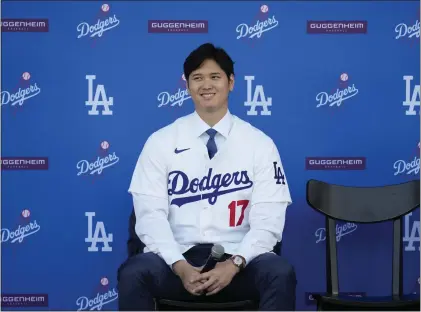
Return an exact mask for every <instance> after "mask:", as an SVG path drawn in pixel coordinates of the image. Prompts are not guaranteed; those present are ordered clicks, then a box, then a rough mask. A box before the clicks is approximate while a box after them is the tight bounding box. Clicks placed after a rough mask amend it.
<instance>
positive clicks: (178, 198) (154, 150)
mask: <svg viewBox="0 0 421 312" xmlns="http://www.w3.org/2000/svg"><path fill="white" fill-rule="evenodd" d="M209 128H210V127H209V126H208V125H207V124H206V123H205V122H204V121H203V120H202V119H201V118H200V117H199V115H198V114H197V113H196V112H194V113H192V114H190V115H187V116H185V117H181V118H179V119H177V120H176V121H175V122H173V123H172V124H170V125H168V126H166V127H164V128H162V129H160V130H158V131H156V132H155V133H153V134H152V135H151V136H150V137H149V138H148V140H147V142H146V143H145V146H144V148H143V150H142V152H141V154H140V156H139V158H138V161H137V163H136V167H135V170H134V173H133V177H132V180H131V184H130V187H129V192H130V193H131V194H132V196H133V203H134V209H135V213H136V227H135V230H136V233H137V235H138V236H139V238H140V240H141V241H142V242H143V243H144V244H145V245H146V247H145V250H144V252H148V251H149V252H154V253H156V254H158V255H159V256H161V257H162V258H163V259H164V260H165V262H166V263H167V264H168V265H170V266H171V265H172V264H173V263H175V262H176V261H178V260H183V259H184V256H183V253H184V252H186V251H187V250H188V249H190V248H191V247H193V246H194V245H196V244H200V243H214V244H221V245H222V246H223V247H224V249H225V252H226V253H230V254H235V255H241V256H243V257H244V258H245V260H246V265H247V264H249V263H250V261H252V260H253V259H254V258H255V257H256V256H258V255H260V254H262V253H265V252H271V251H272V249H273V247H274V245H275V244H276V243H277V242H278V241H280V240H281V239H282V232H283V228H284V224H285V212H286V208H287V206H288V205H289V204H291V202H292V200H291V196H290V192H289V188H288V184H287V180H286V177H285V174H284V170H283V167H282V162H281V159H280V156H279V153H278V150H277V148H276V145H275V144H274V142H273V141H272V140H271V139H270V138H269V137H268V136H267V135H265V134H264V133H263V132H262V131H260V130H258V129H256V128H254V127H253V126H251V125H250V124H249V123H247V122H245V121H243V120H241V119H240V118H238V117H236V116H233V115H231V114H230V112H227V114H226V115H225V116H224V117H223V119H221V120H220V121H219V123H217V124H216V125H215V126H214V127H213V129H215V130H217V134H216V136H215V143H216V145H217V149H218V152H217V153H216V154H215V156H214V157H213V158H212V159H209V156H208V153H207V148H206V144H207V141H208V139H209V136H208V134H206V130H208V129H209ZM274 162H275V163H274ZM212 195H216V196H212Z"/></svg>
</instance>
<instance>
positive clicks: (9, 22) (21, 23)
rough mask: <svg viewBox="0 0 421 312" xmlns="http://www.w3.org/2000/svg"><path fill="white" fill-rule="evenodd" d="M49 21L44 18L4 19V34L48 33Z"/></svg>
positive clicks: (2, 28)
mask: <svg viewBox="0 0 421 312" xmlns="http://www.w3.org/2000/svg"><path fill="white" fill-rule="evenodd" d="M48 30H49V24H48V19H44V18H3V19H2V20H1V31H2V32H48Z"/></svg>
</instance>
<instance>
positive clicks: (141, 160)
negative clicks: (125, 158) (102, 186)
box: [128, 133, 168, 200]
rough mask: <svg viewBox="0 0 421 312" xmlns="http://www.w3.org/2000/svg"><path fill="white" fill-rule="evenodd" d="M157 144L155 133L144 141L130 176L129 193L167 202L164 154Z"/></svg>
mask: <svg viewBox="0 0 421 312" xmlns="http://www.w3.org/2000/svg"><path fill="white" fill-rule="evenodd" d="M159 143H160V142H159V139H158V137H157V135H156V133H155V134H152V135H151V136H150V137H149V138H148V140H147V141H146V143H145V145H144V147H143V150H142V152H141V154H140V156H139V157H138V160H137V163H136V166H135V169H134V172H133V175H132V179H131V182H130V187H129V190H128V191H129V193H137V194H141V195H148V196H153V197H158V198H162V199H166V200H168V193H167V175H166V173H167V172H166V165H165V159H164V155H165V152H164V151H163V150H162V148H161V145H160V144H159ZM161 143H162V142H161Z"/></svg>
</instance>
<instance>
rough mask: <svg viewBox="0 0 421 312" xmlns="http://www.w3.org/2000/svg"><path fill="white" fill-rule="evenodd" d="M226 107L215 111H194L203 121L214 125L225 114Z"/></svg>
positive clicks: (211, 125)
mask: <svg viewBox="0 0 421 312" xmlns="http://www.w3.org/2000/svg"><path fill="white" fill-rule="evenodd" d="M227 111H228V108H227V107H226V108H224V109H221V110H218V111H216V112H212V113H208V112H199V111H196V112H197V114H198V115H199V116H200V118H202V119H203V121H204V122H206V123H207V124H208V125H209V127H213V126H215V125H216V124H217V123H218V122H219V121H220V120H221V119H222V118H224V116H225V114H226V113H227Z"/></svg>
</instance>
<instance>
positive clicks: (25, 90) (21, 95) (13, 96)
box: [0, 72, 41, 115]
mask: <svg viewBox="0 0 421 312" xmlns="http://www.w3.org/2000/svg"><path fill="white" fill-rule="evenodd" d="M40 93H41V88H40V87H39V86H38V84H37V82H36V81H35V82H33V79H32V80H31V74H30V73H29V72H24V73H22V75H21V78H20V79H19V80H18V81H17V83H16V86H15V87H14V88H13V89H9V90H4V91H2V92H1V93H0V95H1V106H2V108H3V107H4V105H6V106H5V107H12V108H14V110H13V111H12V112H13V114H14V115H15V113H16V112H17V110H16V109H17V108H19V109H23V107H24V104H26V102H27V101H28V100H30V99H31V98H33V97H36V96H38V95H39V94H40ZM31 101H32V100H31Z"/></svg>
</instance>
